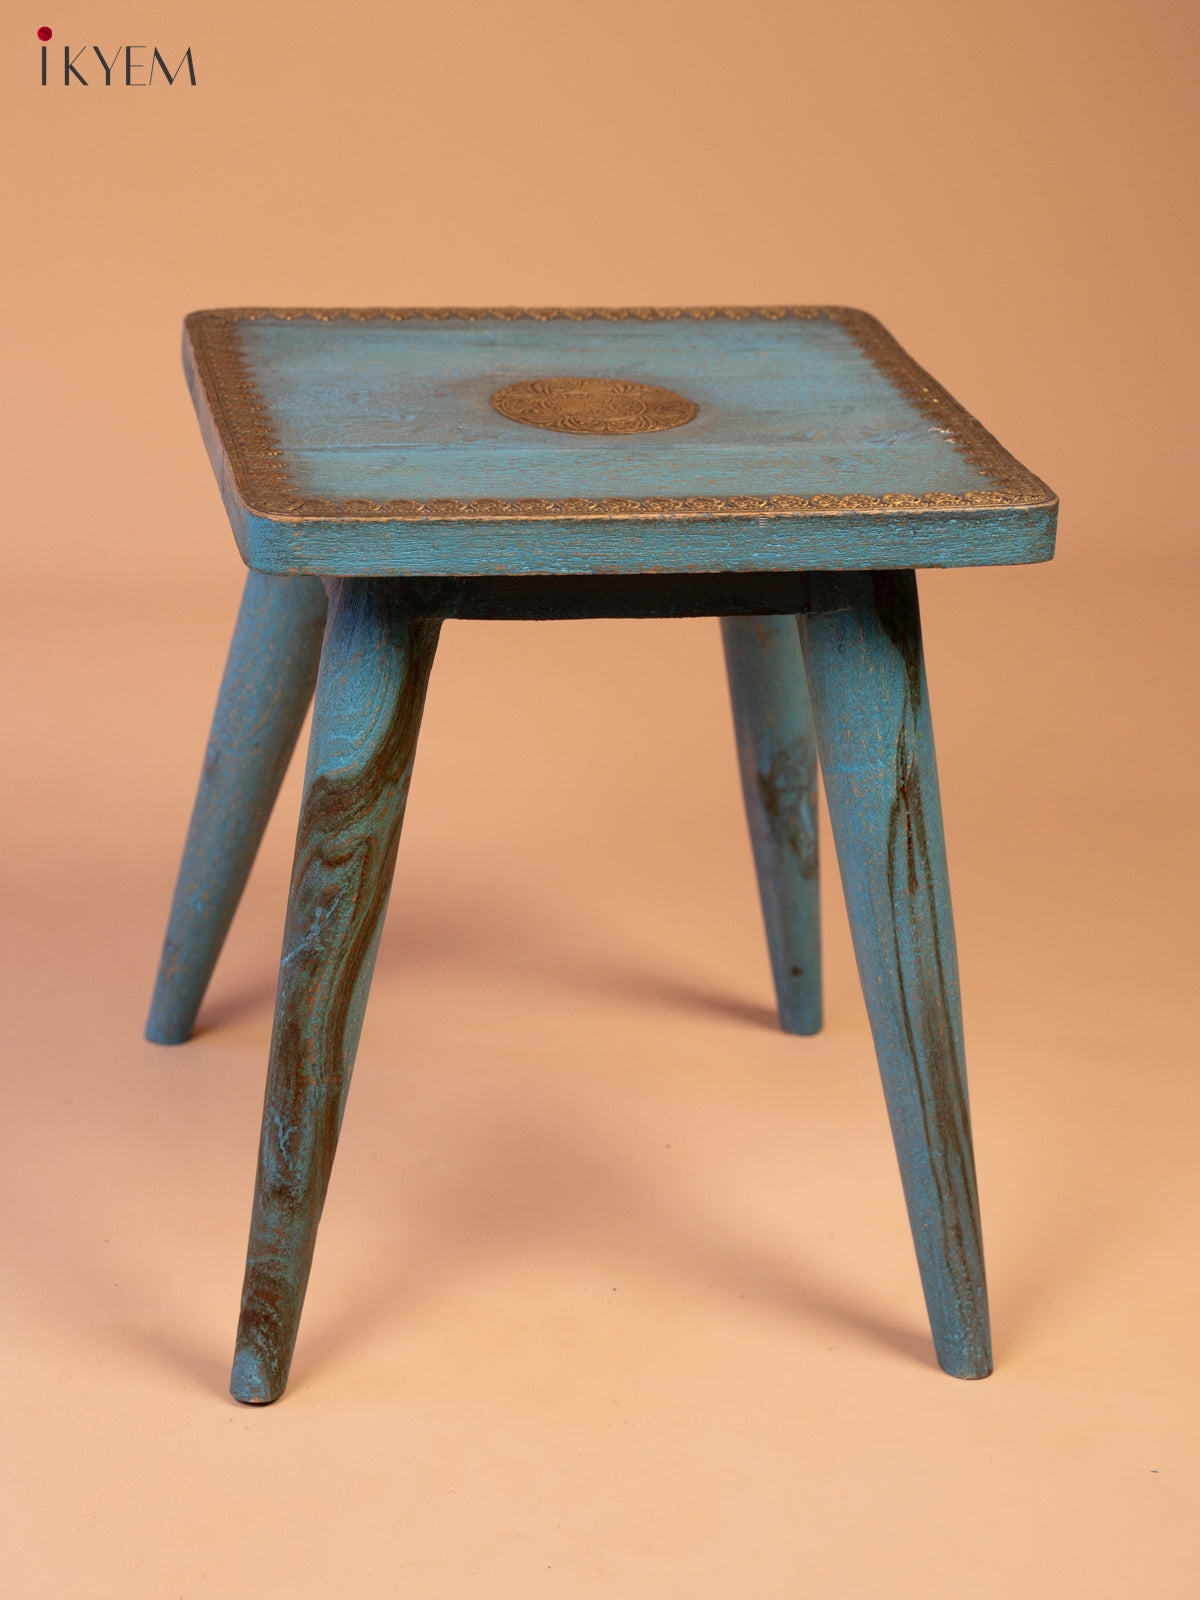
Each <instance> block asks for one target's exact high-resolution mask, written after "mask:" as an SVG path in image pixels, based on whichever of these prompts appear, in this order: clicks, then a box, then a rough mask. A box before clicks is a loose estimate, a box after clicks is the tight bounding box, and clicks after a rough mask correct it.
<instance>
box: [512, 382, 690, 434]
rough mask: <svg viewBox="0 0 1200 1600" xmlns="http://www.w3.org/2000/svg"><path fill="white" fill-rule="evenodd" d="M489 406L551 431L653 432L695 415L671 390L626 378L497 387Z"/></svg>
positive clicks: (513, 417)
mask: <svg viewBox="0 0 1200 1600" xmlns="http://www.w3.org/2000/svg"><path fill="white" fill-rule="evenodd" d="M491 404H492V405H493V406H494V407H495V409H496V410H497V411H498V412H499V413H500V414H501V416H504V417H508V418H510V419H511V420H512V421H513V422H524V423H525V424H526V425H527V426H528V427H530V428H548V429H550V431H551V432H552V433H657V432H658V431H659V430H660V429H662V428H678V427H680V426H681V425H682V424H683V423H685V422H690V421H691V420H692V418H693V417H694V416H695V415H696V408H695V406H694V405H693V404H692V402H691V401H690V400H685V399H684V397H683V395H681V394H676V393H675V391H674V390H673V389H660V388H659V387H658V385H657V384H654V383H634V382H632V381H631V380H630V379H628V378H531V379H529V380H528V381H526V382H525V383H510V384H509V385H508V387H507V388H506V389H497V390H496V392H495V394H494V395H492V397H491Z"/></svg>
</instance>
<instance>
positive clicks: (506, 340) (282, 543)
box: [184, 307, 1057, 576]
mask: <svg viewBox="0 0 1200 1600" xmlns="http://www.w3.org/2000/svg"><path fill="white" fill-rule="evenodd" d="M184 359H185V366H186V368H187V373H188V381H189V383H190V385H191V388H192V395H193V399H194V401H195V404H196V409H197V413H198V415H199V418H200V422H201V427H202V430H203V432H204V436H205V441H206V444H207V447H208V451H209V455H210V458H211V460H212V462H213V466H214V470H215V471H216V473H217V476H218V479H219V481H220V485H221V492H222V496H223V498H224V500H225V505H226V508H227V510H228V512H229V516H230V520H231V523H232V525H233V530H234V534H235V537H236V538H237V540H238V545H239V548H240V549H241V551H242V555H243V557H244V559H245V560H246V562H247V564H248V565H250V566H252V567H254V568H256V569H258V570H261V571H268V572H310V573H318V574H334V573H337V574H357V575H363V576H367V575H375V574H380V575H382V574H393V575H397V576H401V575H406V574H414V575H437V574H457V575H470V574H478V575H485V574H489V573H491V574H500V573H514V574H516V573H529V574H547V575H550V574H556V573H561V574H571V573H579V574H587V573H631V572H638V573H653V572H719V571H747V572H750V571H772V570H778V571H788V570H797V569H800V568H804V567H809V568H837V569H840V568H845V569H855V568H878V567H888V566H894V567H910V566H975V565H984V566H986V565H1000V564H1005V563H1012V562H1030V561H1044V560H1048V559H1049V557H1050V556H1051V555H1052V554H1053V548H1054V528H1055V519H1056V512H1057V502H1056V501H1055V499H1054V496H1053V494H1052V492H1051V491H1050V490H1049V489H1047V488H1046V486H1045V485H1044V484H1043V483H1041V482H1040V481H1039V480H1038V479H1036V478H1034V477H1033V476H1032V474H1030V473H1028V472H1027V471H1026V469H1024V468H1023V467H1021V466H1020V464H1019V463H1018V462H1016V461H1014V460H1013V458H1012V457H1011V456H1009V455H1008V453H1007V452H1006V451H1004V450H1003V449H1002V448H1001V447H1000V446H999V445H998V444H997V442H996V441H995V440H994V439H992V438H991V436H990V435H989V434H987V432H986V430H985V429H983V428H982V427H981V426H980V424H979V423H978V422H976V421H975V419H974V418H972V417H970V416H969V415H968V414H967V413H966V412H965V411H964V410H963V408H962V407H961V406H960V405H958V403H957V402H956V401H954V400H953V398H952V397H951V396H949V395H948V394H946V392H945V391H944V390H943V389H942V388H941V386H940V385H939V384H937V383H936V381H935V380H934V379H933V378H932V377H930V375H929V374H928V373H924V372H923V371H922V370H921V369H920V368H919V367H917V366H916V364H915V363H914V362H912V361H911V359H910V358H909V357H908V356H907V355H906V354H905V353H904V352H903V351H902V350H900V348H899V346H897V345H896V344H895V341H894V340H892V339H891V337H890V335H888V334H887V332H886V330H884V329H883V328H881V327H880V326H879V324H878V323H876V322H875V319H874V318H872V317H869V316H867V315H866V314H865V313H862V312H855V311H851V310H847V309H846V308H831V307H825V308H820V307H816V308H814V307H809V308H792V310H791V311H784V310H778V309H776V310H770V309H767V310H760V311H755V310H752V309H743V310H734V309H730V308H726V309H725V310H724V311H722V312H720V313H712V314H710V313H708V312H704V313H700V312H696V311H692V312H687V313H684V314H682V315H681V316H676V315H675V314H673V313H672V314H666V315H664V314H660V313H645V314H643V313H641V312H637V313H632V314H629V315H625V314H613V315H611V316H610V315H609V314H607V313H599V314H597V315H596V316H591V315H584V316H582V317H581V316H579V315H577V314H575V313H564V314H562V315H559V314H557V313H546V314H543V313H530V314H529V315H522V314H516V313H515V314H513V315H511V316H510V315H508V314H506V313H505V314H501V313H481V314H478V315H477V314H475V313H468V312H448V313H418V314H414V315H412V316H409V315H408V314H407V313H391V312H386V311H380V312H369V311H364V312H336V311H334V312H330V311H321V310H307V311H301V310H296V311H279V312H264V311H244V312H199V313H194V314H193V315H192V316H191V317H190V318H189V319H188V328H187V332H186V334H185V340H184ZM556 374H557V375H558V376H560V377H562V376H573V377H580V376H589V375H591V376H594V377H609V378H622V377H624V378H628V379H631V380H634V381H642V382H648V383H652V384H654V383H658V384H662V385H665V387H667V388H669V389H673V390H675V391H677V392H679V393H681V394H683V395H685V396H687V397H688V398H689V399H690V400H692V401H694V403H695V404H696V406H697V408H698V409H697V413H696V416H695V418H694V419H693V420H692V421H690V422H688V423H687V424H685V425H682V426H680V427H678V428H674V429H670V430H667V431H666V432H663V433H657V434H637V435H630V436H624V437H607V436H582V435H565V434H561V435H560V434H554V433H548V432H544V431H543V430H539V429H531V428H524V427H522V426H521V425H520V424H519V423H515V422H512V421H511V420H510V419H508V418H505V417H503V416H501V415H500V414H499V413H498V412H497V411H496V409H495V408H494V407H493V406H492V405H491V404H490V397H491V395H492V394H493V393H494V392H495V391H496V390H497V388H500V387H503V386H504V385H505V384H506V383H507V384H511V383H513V382H518V383H519V382H524V381H528V380H530V379H539V378H545V377H547V376H554V375H556Z"/></svg>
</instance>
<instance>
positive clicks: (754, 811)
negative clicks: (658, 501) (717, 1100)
mask: <svg viewBox="0 0 1200 1600" xmlns="http://www.w3.org/2000/svg"><path fill="white" fill-rule="evenodd" d="M721 637H722V639H723V641H724V644H725V666H726V668H727V670H728V673H729V697H730V700H731V701H732V703H733V725H734V732H735V734H736V736H737V752H738V766H739V768H740V770H741V776H742V795H743V797H744V799H745V802H746V820H747V822H748V823H749V825H750V844H751V847H752V848H753V851H754V866H755V869H756V871H757V874H758V893H759V898H760V899H761V901H762V909H763V921H764V922H765V923H766V928H767V945H768V948H769V950H770V953H771V971H772V973H773V974H774V978H775V996H776V999H777V1001H778V1004H779V1024H780V1026H781V1027H782V1028H783V1030H784V1032H785V1033H819V1032H820V1030H821V898H820V882H819V878H818V873H817V864H818V858H817V747H816V742H815V739H814V735H813V723H812V708H811V706H810V704H809V699H808V684H807V682H806V679H805V671H804V657H803V655H802V653H801V649H800V641H799V639H798V638H797V637H796V624H795V619H794V618H792V617H723V618H722V619H721Z"/></svg>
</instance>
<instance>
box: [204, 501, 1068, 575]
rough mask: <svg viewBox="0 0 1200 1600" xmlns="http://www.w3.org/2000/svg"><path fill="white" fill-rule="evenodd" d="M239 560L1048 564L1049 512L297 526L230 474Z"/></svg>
mask: <svg viewBox="0 0 1200 1600" xmlns="http://www.w3.org/2000/svg"><path fill="white" fill-rule="evenodd" d="M224 494H225V509H226V510H227V511H228V513H229V520H230V524H231V526H232V528H233V532H234V537H235V538H236V540H237V543H238V549H239V550H240V551H241V553H242V559H243V560H244V561H245V562H246V564H247V566H251V567H254V568H256V569H257V570H258V571H260V572H313V573H341V574H342V575H344V576H350V575H353V576H361V577H370V576H373V575H377V574H383V573H395V574H397V575H401V574H405V573H410V574H413V575H414V576H417V575H429V576H435V575H441V574H443V573H453V574H455V575H456V576H461V577H468V576H471V575H473V574H481V575H491V574H495V573H562V574H569V573H626V572H628V573H660V572H757V571H783V572H796V571H804V570H806V569H807V570H809V571H813V570H823V569H824V570H838V569H847V570H852V569H859V570H862V569H864V568H867V569H872V568H875V569H878V568H883V567H997V566H1019V565H1023V564H1027V563H1030V562H1036V561H1049V560H1050V559H1051V557H1052V556H1053V554H1054V530H1055V523H1056V518H1057V508H1056V507H1054V506H1049V507H1047V506H1034V507H1030V508H1026V507H1017V508H1015V509H1007V510H1006V509H1001V510H984V511H976V510H969V511H922V512H908V513H903V514H900V513H895V514H893V513H889V512H886V511H880V512H838V513H837V514H833V513H830V514H827V515H826V514H822V515H820V516H808V517H724V518H712V519H705V518H696V519H694V520H687V521H683V520H679V521H672V520H671V519H670V518H667V517H663V518H661V519H659V518H656V519H654V520H649V519H643V520H633V519H622V518H618V517H607V518H599V517H598V518H595V519H592V520H584V519H579V520H573V521H567V520H561V521H558V520H555V519H554V518H552V517H547V518H544V519H542V518H539V519H538V520H537V521H536V522H486V523H462V522H402V521H390V520H388V519H386V518H384V519H381V520H379V521H375V522H361V521H358V522H356V521H353V520H350V519H349V518H347V519H344V520H343V519H339V518H337V517H330V518H328V519H326V518H314V519H312V520H301V519H299V518H288V517H265V516H261V515H259V514H258V513H257V512H253V511H249V510H247V509H246V507H245V506H244V505H243V504H242V502H241V500H240V499H239V498H238V495H237V491H236V489H235V488H234V487H233V485H232V483H231V482H229V481H228V480H227V479H226V480H225V482H224Z"/></svg>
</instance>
